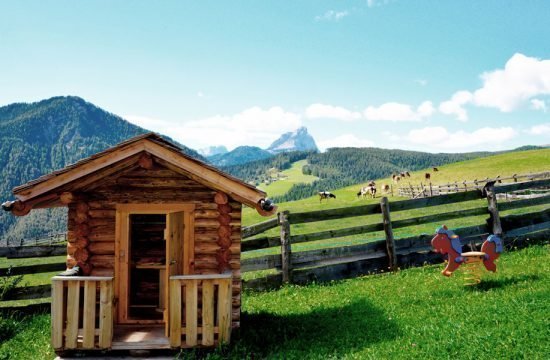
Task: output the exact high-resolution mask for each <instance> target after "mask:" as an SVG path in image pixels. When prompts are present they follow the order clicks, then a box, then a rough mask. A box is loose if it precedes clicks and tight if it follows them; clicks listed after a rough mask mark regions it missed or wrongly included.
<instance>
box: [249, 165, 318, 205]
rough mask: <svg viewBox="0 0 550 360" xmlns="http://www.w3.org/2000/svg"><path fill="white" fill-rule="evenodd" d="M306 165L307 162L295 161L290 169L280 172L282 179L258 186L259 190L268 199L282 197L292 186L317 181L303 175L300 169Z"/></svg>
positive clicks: (314, 177)
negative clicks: (265, 194)
mask: <svg viewBox="0 0 550 360" xmlns="http://www.w3.org/2000/svg"><path fill="white" fill-rule="evenodd" d="M304 165H307V160H300V161H296V162H295V163H293V164H292V166H291V167H290V169H287V170H283V171H281V175H283V177H284V178H283V179H281V180H277V181H275V182H272V183H271V184H269V185H265V184H260V186H258V188H259V189H261V190H263V191H265V192H266V193H268V194H269V196H270V197H274V196H279V195H284V194H286V193H287V192H288V190H290V188H291V187H292V185H294V184H301V183H303V184H310V183H312V182H314V181H315V180H317V179H318V177H316V176H313V175H304V174H303V173H302V168H303V167H304Z"/></svg>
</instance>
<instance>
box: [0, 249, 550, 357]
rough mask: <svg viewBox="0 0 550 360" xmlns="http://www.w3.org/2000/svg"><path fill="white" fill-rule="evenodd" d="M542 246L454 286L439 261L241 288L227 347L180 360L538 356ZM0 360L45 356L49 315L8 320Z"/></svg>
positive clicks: (545, 279)
mask: <svg viewBox="0 0 550 360" xmlns="http://www.w3.org/2000/svg"><path fill="white" fill-rule="evenodd" d="M549 255H550V247H549V246H548V245H537V246H532V247H530V248H527V249H523V250H519V251H515V252H509V253H505V254H503V255H502V256H501V258H500V259H499V260H498V272H497V273H495V274H493V273H487V272H483V276H482V282H481V284H479V285H477V286H473V287H467V286H464V285H463V283H464V279H463V276H464V275H463V274H462V273H461V272H460V270H459V271H457V272H456V273H455V274H454V275H453V276H452V277H451V278H445V277H443V276H442V275H441V274H440V271H441V270H442V266H443V265H442V264H440V265H434V266H425V267H421V268H411V269H406V270H401V271H399V272H397V273H394V274H381V275H372V276H366V277H360V278H355V279H350V280H345V281H338V282H332V283H329V284H325V285H319V284H311V285H308V286H303V287H300V286H285V287H283V288H281V289H279V290H276V291H269V292H261V293H260V292H244V293H243V296H242V302H243V313H242V321H241V329H240V330H239V331H237V332H235V333H233V335H232V344H231V345H230V346H227V347H224V348H221V349H215V350H211V351H206V350H188V351H183V352H182V353H180V355H179V356H180V358H185V359H196V358H204V359H264V358H265V359H441V358H458V359H546V358H547V355H548V354H549V353H550V344H549V343H548V338H549V336H550V318H549V317H548V314H549V313H550V301H548V299H549V298H550V287H549V286H548V284H549V283H550V278H549V274H550V262H549V260H550V256H549ZM0 323H7V325H0V326H4V329H5V330H6V331H5V332H1V333H0V336H2V337H0V342H1V344H0V359H37V360H38V359H52V358H53V357H54V353H53V351H52V349H51V347H50V345H49V338H50V322H49V315H47V314H45V315H38V316H34V317H25V318H8V319H4V320H3V321H0Z"/></svg>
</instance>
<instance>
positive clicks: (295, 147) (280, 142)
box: [267, 127, 318, 154]
mask: <svg viewBox="0 0 550 360" xmlns="http://www.w3.org/2000/svg"><path fill="white" fill-rule="evenodd" d="M267 151H269V152H270V153H274V154H277V153H280V152H288V151H318V149H317V145H316V144H315V140H314V139H313V137H312V136H311V135H310V134H309V133H308V132H307V129H306V128H305V127H301V128H299V129H297V130H296V131H293V132H287V133H285V134H283V135H281V137H280V138H278V139H277V140H275V141H274V142H273V143H272V144H271V145H270V146H269V147H268V148H267Z"/></svg>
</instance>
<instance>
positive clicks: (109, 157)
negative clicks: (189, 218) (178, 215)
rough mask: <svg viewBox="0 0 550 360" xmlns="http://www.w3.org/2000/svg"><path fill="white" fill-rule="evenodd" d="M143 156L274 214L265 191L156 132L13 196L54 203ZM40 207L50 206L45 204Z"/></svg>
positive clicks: (20, 188)
mask: <svg viewBox="0 0 550 360" xmlns="http://www.w3.org/2000/svg"><path fill="white" fill-rule="evenodd" d="M143 153H146V154H148V155H152V156H153V157H154V158H158V159H162V161H164V162H166V163H170V165H171V166H173V167H175V168H178V169H181V170H182V171H183V172H184V173H185V174H188V175H189V176H190V177H192V178H193V179H194V180H196V181H197V182H199V183H202V184H203V185H205V186H207V187H209V188H212V189H215V190H218V191H222V192H224V193H227V194H228V195H229V196H231V197H233V198H234V199H235V200H237V201H239V202H241V203H243V204H246V205H248V206H250V207H253V208H255V209H256V210H257V211H258V212H259V213H260V214H262V215H270V214H272V213H274V212H275V209H276V208H275V207H274V208H273V209H271V210H267V211H266V210H265V209H263V207H262V204H263V201H264V200H265V199H266V193H265V192H263V191H261V190H259V189H257V188H256V187H254V186H252V185H250V184H248V183H246V182H244V181H242V180H240V179H238V178H236V177H234V176H232V175H229V174H227V173H225V172H223V171H221V170H219V169H217V168H216V167H214V166H212V165H209V164H206V163H204V162H203V161H200V160H198V159H195V158H193V157H191V156H189V155H187V154H184V153H183V152H182V151H181V148H180V147H178V146H177V145H175V144H173V143H171V142H169V141H167V140H165V139H163V138H162V137H161V136H159V135H158V134H155V133H146V134H143V135H139V136H136V137H133V138H131V139H128V140H126V141H123V142H121V143H119V144H117V145H115V146H113V147H111V148H108V149H106V150H104V151H101V152H99V153H96V154H94V155H92V156H90V157H87V158H85V159H82V160H80V161H78V162H76V163H74V164H71V165H68V166H66V167H64V168H62V169H59V170H56V171H53V172H51V173H49V174H46V175H43V176H41V177H39V178H37V179H34V180H31V181H29V182H27V183H25V184H22V185H19V186H17V187H15V188H14V189H13V193H14V195H15V197H16V198H17V199H18V200H19V201H20V202H23V203H28V204H32V203H38V202H40V200H39V199H40V198H44V199H46V200H47V201H46V202H47V203H54V202H55V201H56V200H58V198H59V195H60V193H61V192H62V191H63V189H65V188H67V185H68V184H69V183H71V184H74V183H76V184H78V182H79V180H80V179H84V178H86V177H88V178H90V176H91V175H93V174H96V173H97V174H102V173H101V171H102V170H103V172H105V171H106V170H107V169H109V168H112V169H114V171H115V172H116V169H117V166H120V165H117V164H121V163H122V162H124V161H128V159H130V158H132V159H133V161H134V162H137V159H138V157H139V155H140V154H143ZM100 178H101V177H100ZM92 181H93V180H92ZM88 182H89V181H88ZM45 196H46V197H45ZM31 207H32V205H31ZM40 207H49V206H47V205H46V206H44V204H42V206H40Z"/></svg>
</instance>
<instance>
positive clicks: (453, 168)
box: [243, 148, 550, 225]
mask: <svg viewBox="0 0 550 360" xmlns="http://www.w3.org/2000/svg"><path fill="white" fill-rule="evenodd" d="M542 171H550V148H546V149H539V150H528V151H517V152H507V153H503V154H498V155H493V156H488V157H483V158H478V159H473V160H467V161H460V162H456V163H452V164H448V165H442V166H440V167H439V171H438V172H435V173H434V172H433V171H432V169H431V168H428V169H422V170H419V171H414V172H411V177H410V178H408V177H407V178H406V180H405V181H404V182H402V184H408V182H411V184H419V183H420V182H424V183H425V180H424V174H425V173H426V172H430V173H431V175H432V184H434V185H435V184H440V183H447V182H449V181H452V182H454V181H459V182H462V181H464V180H474V179H484V178H485V177H496V176H498V175H501V177H507V176H511V175H513V174H526V173H532V172H542ZM368 180H370V179H365V182H363V183H360V184H356V185H351V186H347V187H344V188H340V189H323V190H327V191H331V192H332V193H334V194H336V199H330V201H323V202H322V203H320V202H319V197H318V196H311V197H308V198H306V199H301V200H297V201H289V202H282V203H279V204H277V205H278V206H279V211H284V210H289V211H291V212H303V211H315V210H322V209H332V208H338V207H345V206H354V205H363V204H369V203H373V202H379V201H380V197H381V192H380V191H379V192H378V193H377V198H376V199H370V198H366V199H361V198H357V191H358V190H359V189H360V188H361V187H362V186H365V185H366V184H367V181H368ZM376 183H377V184H378V188H380V186H381V185H382V184H392V181H391V177H386V178H381V179H376ZM268 196H270V197H271V196H272V195H271V194H270V193H269V191H268ZM387 196H388V197H390V201H391V200H393V199H395V200H397V199H401V198H399V197H397V196H395V197H391V196H390V195H389V194H387ZM263 220H265V218H263V217H261V216H260V215H258V214H257V213H255V212H253V211H251V209H245V210H244V214H243V222H244V223H245V224H246V225H250V224H254V223H257V222H260V221H263Z"/></svg>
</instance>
